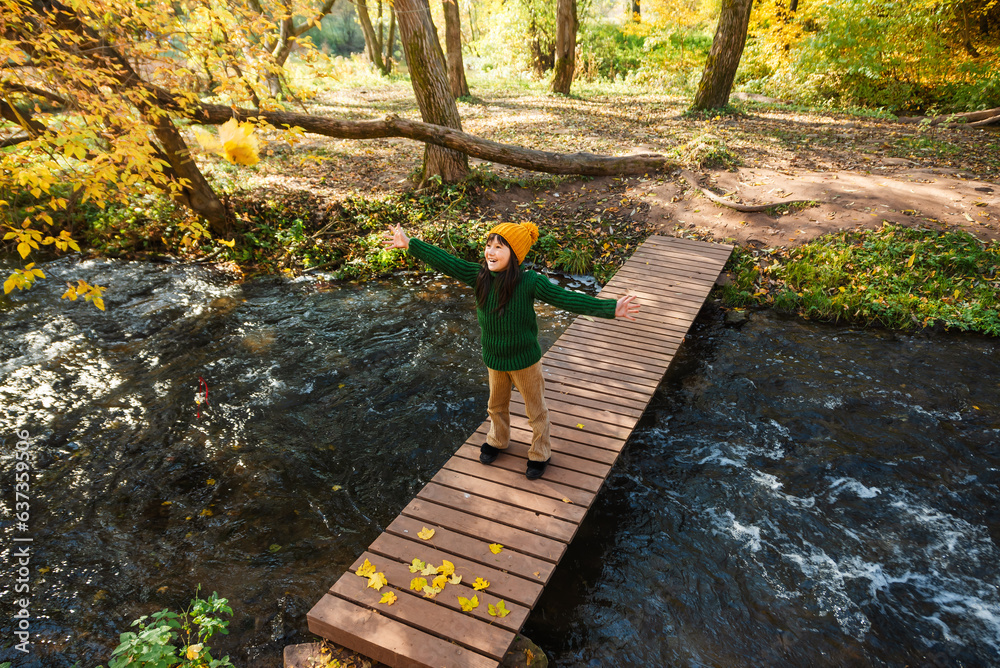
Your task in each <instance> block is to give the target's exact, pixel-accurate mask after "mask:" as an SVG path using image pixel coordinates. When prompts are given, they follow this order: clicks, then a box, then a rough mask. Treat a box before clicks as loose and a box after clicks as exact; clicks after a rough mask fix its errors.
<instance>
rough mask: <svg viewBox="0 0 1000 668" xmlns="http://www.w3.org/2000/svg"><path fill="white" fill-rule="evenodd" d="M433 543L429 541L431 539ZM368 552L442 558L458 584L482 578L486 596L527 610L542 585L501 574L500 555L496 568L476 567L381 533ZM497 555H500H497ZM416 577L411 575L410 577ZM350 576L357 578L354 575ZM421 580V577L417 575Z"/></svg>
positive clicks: (418, 542) (437, 561)
mask: <svg viewBox="0 0 1000 668" xmlns="http://www.w3.org/2000/svg"><path fill="white" fill-rule="evenodd" d="M432 540H433V539H432ZM368 551H369V552H373V553H375V554H378V555H382V556H386V557H392V558H394V559H396V560H397V561H401V562H403V563H410V562H412V561H413V559H414V558H417V559H420V560H421V561H424V562H426V563H428V564H434V565H436V566H440V565H441V562H442V561H443V560H445V559H447V560H448V561H450V562H452V563H453V564H455V573H456V574H458V575H461V576H462V581H463V582H467V583H469V584H471V583H472V582H473V581H474V580H475V579H476V578H483V579H484V580H486V581H488V582H489V583H490V586H489V589H488V591H489V593H490V594H492V595H493V596H496V597H498V598H502V599H503V600H505V601H514V602H516V603H520V604H521V605H524V606H527V607H529V608H530V607H533V606H534V605H535V603H536V602H537V601H538V597H539V596H541V595H542V584H541V582H538V581H533V580H534V578H533V579H532V580H527V579H525V578H521V577H518V576H516V575H514V574H512V573H504V572H503V571H502V570H500V568H499V566H500V565H501V564H502V563H504V562H505V561H506V559H503V558H501V557H500V555H496V554H495V555H492V556H493V557H495V558H496V564H497V566H496V567H493V566H488V565H486V564H479V563H475V562H472V561H469V560H468V559H465V558H464V557H461V556H459V555H456V554H451V553H449V552H445V551H443V550H438V549H436V548H435V547H434V546H433V545H432V544H431V543H430V541H422V540H420V539H419V538H417V539H416V540H408V539H406V538H401V537H399V536H393V535H392V534H388V533H383V534H379V537H378V538H376V539H375V542H374V543H372V544H371V547H369V548H368ZM500 554H503V552H501V553H500ZM417 576H418V574H416V573H414V574H413V577H417ZM354 577H357V576H356V575H355V576H354ZM421 577H422V576H421Z"/></svg>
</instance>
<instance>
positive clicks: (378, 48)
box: [354, 0, 386, 74]
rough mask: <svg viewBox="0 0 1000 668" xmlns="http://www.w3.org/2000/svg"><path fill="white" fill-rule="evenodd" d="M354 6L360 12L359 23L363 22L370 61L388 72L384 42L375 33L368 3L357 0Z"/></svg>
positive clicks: (366, 54) (362, 29)
mask: <svg viewBox="0 0 1000 668" xmlns="http://www.w3.org/2000/svg"><path fill="white" fill-rule="evenodd" d="M354 8H355V9H356V10H357V12H358V23H360V24H361V33H362V34H363V35H364V36H365V56H367V57H368V61H369V62H370V63H371V64H372V65H374V66H375V67H377V68H378V69H379V71H380V72H382V74H386V71H385V63H384V62H383V61H382V44H381V43H380V42H379V39H378V36H377V35H376V34H375V28H374V27H373V26H372V19H371V17H370V16H368V3H367V2H366V1H365V0H357V2H356V3H355V5H354Z"/></svg>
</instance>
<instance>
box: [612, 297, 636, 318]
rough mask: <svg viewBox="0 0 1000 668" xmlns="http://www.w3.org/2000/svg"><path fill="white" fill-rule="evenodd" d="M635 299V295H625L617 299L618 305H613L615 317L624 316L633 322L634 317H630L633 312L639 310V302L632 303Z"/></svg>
mask: <svg viewBox="0 0 1000 668" xmlns="http://www.w3.org/2000/svg"><path fill="white" fill-rule="evenodd" d="M633 301H635V295H625V296H624V297H620V298H619V299H618V305H617V306H616V307H615V317H616V318H625V319H626V320H631V321H632V322H635V318H633V317H632V314H633V313H638V312H639V304H633V303H632V302H633Z"/></svg>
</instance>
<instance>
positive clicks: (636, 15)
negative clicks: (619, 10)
mask: <svg viewBox="0 0 1000 668" xmlns="http://www.w3.org/2000/svg"><path fill="white" fill-rule="evenodd" d="M639 3H640V0H632V2H631V3H629V4H631V5H632V12H631V15H630V16H629V19H630V20H631V21H633V22H634V23H642V8H641V7H640V6H639Z"/></svg>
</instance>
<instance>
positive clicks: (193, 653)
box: [186, 643, 205, 661]
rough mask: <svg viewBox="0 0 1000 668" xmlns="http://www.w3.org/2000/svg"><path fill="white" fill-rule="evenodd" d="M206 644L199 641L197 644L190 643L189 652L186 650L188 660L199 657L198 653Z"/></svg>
mask: <svg viewBox="0 0 1000 668" xmlns="http://www.w3.org/2000/svg"><path fill="white" fill-rule="evenodd" d="M204 646H205V645H204V644H202V643H198V644H197V645H188V648H187V652H186V655H187V658H188V660H189V661H193V660H195V659H197V658H198V655H199V654H201V649H202V648H203V647H204Z"/></svg>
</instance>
